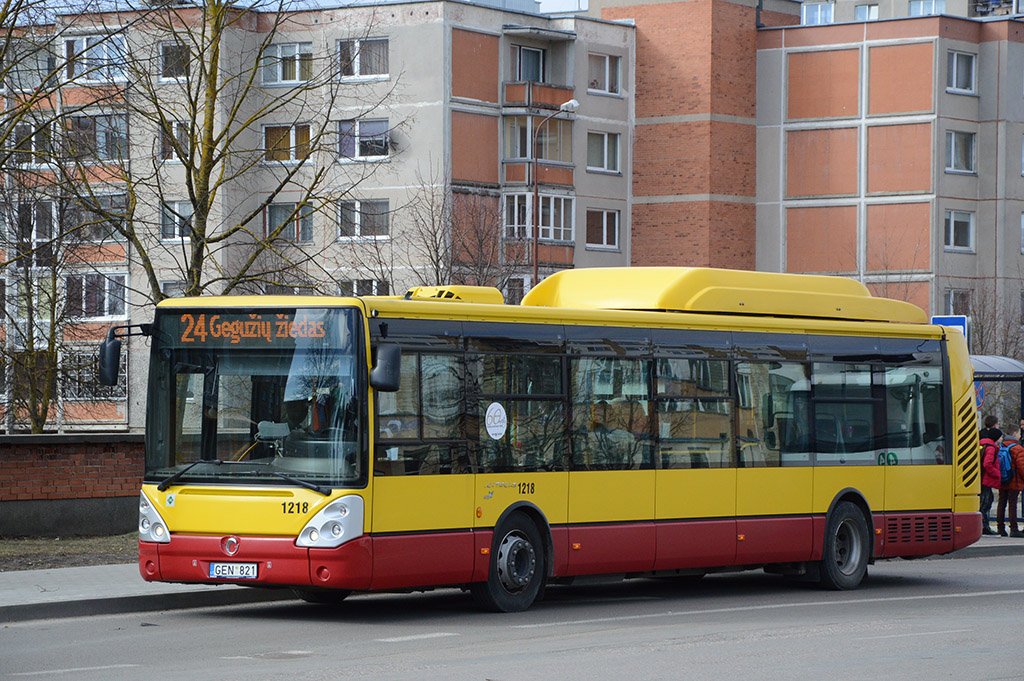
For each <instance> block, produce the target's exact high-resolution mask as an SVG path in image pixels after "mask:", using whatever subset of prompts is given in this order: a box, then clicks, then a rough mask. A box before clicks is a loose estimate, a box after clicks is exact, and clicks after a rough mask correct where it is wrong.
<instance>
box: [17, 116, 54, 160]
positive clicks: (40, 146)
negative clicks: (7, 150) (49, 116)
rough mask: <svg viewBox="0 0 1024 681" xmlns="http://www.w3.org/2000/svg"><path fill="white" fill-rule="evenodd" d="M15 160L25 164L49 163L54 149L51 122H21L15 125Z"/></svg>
mask: <svg viewBox="0 0 1024 681" xmlns="http://www.w3.org/2000/svg"><path fill="white" fill-rule="evenodd" d="M14 139H15V145H14V162H15V163H19V164H23V165H41V164H45V163H49V162H50V160H51V157H50V152H51V150H52V146H51V140H52V136H51V134H50V124H49V123H19V124H18V125H15V126H14Z"/></svg>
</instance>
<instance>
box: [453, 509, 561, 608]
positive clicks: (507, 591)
mask: <svg viewBox="0 0 1024 681" xmlns="http://www.w3.org/2000/svg"><path fill="white" fill-rule="evenodd" d="M544 565H545V563H544V543H543V540H542V539H541V535H540V531H539V530H538V529H537V525H536V524H534V522H533V521H532V520H530V519H529V518H528V517H526V516H525V515H524V514H522V513H513V514H511V515H510V516H509V517H508V519H507V520H506V521H505V522H504V523H502V525H501V527H500V528H499V530H498V531H497V532H495V533H494V541H493V542H492V544H491V561H490V569H489V570H488V572H487V581H486V582H476V583H474V584H471V585H470V592H471V593H472V594H473V598H474V599H475V600H476V602H477V603H479V604H480V605H481V606H483V607H484V608H487V609H488V610H492V611H494V612H522V611H523V610H526V609H527V608H529V607H530V605H532V604H533V601H534V600H536V598H537V595H538V594H539V593H540V588H541V585H542V584H543V583H544Z"/></svg>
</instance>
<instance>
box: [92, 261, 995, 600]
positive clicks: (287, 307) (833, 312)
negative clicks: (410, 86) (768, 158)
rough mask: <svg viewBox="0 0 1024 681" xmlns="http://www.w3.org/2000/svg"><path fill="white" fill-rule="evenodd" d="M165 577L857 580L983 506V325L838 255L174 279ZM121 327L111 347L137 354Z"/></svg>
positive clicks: (149, 555)
mask: <svg viewBox="0 0 1024 681" xmlns="http://www.w3.org/2000/svg"><path fill="white" fill-rule="evenodd" d="M141 332H144V333H147V334H149V335H150V336H151V345H152V350H151V358H150V367H149V396H148V411H147V424H146V471H145V480H144V484H143V487H142V490H141V496H140V519H139V568H140V571H141V574H142V576H143V578H145V579H147V580H154V581H169V582H190V583H222V582H228V583H234V584H245V585H252V586H263V587H291V588H293V589H295V590H296V592H297V593H298V594H299V595H300V596H302V597H303V598H305V599H306V600H310V601H316V602H331V601H337V600H340V599H342V598H344V597H345V596H346V595H348V594H349V593H350V592H352V591H375V590H418V589H429V588H434V587H444V586H454V587H463V588H468V589H469V590H470V591H471V592H472V594H473V595H474V597H475V598H476V599H477V600H478V601H479V602H480V603H481V604H482V605H483V606H485V607H487V608H490V609H493V610H498V611H517V610H523V609H525V608H528V607H529V606H530V604H531V603H532V602H533V601H534V600H535V599H536V598H537V597H538V596H540V595H541V594H542V592H543V589H544V587H545V585H547V584H557V583H563V582H567V581H570V580H572V579H573V578H575V577H578V576H583V575H609V574H613V575H624V576H659V575H679V576H687V575H692V576H701V575H704V574H705V573H708V572H717V571H728V570H738V569H751V568H755V567H757V568H763V569H764V570H766V571H768V572H772V573H780V574H784V575H791V576H794V577H797V578H802V579H809V580H816V581H819V582H820V583H821V584H823V585H824V586H826V587H829V588H833V589H849V588H855V587H857V586H858V585H859V584H860V583H861V581H862V579H863V578H864V576H865V574H866V571H867V567H868V564H869V563H871V562H872V561H874V560H876V559H881V558H890V557H896V556H904V557H911V556H923V555H930V554H944V553H948V552H950V551H954V550H956V549H959V548H961V547H964V546H967V545H969V544H971V543H973V542H974V541H976V540H977V539H978V538H979V536H980V534H981V519H980V515H979V513H978V493H979V484H980V483H979V470H978V468H979V466H978V456H977V449H978V446H977V445H978V435H977V428H976V413H975V406H974V393H973V388H972V372H971V365H970V361H969V356H968V352H967V348H966V344H965V342H964V339H963V337H962V336H961V335H960V334H959V333H958V332H956V331H953V330H950V329H947V328H943V327H939V326H931V325H928V324H926V323H925V317H924V314H923V312H922V311H921V310H920V309H919V308H917V307H914V306H912V305H909V304H907V303H903V302H899V301H894V300H888V299H883V298H875V297H872V296H871V295H870V293H869V292H868V291H867V289H866V288H865V287H864V286H863V285H862V284H861V283H859V282H856V281H853V280H850V279H844V278H838V277H819V276H805V275H788V274H774V273H761V272H740V271H729V270H715V269H705V268H623V269H592V270H572V271H565V272H561V273H558V274H555V275H553V276H551V277H549V278H548V279H546V280H544V281H543V282H541V283H540V284H539V285H538V286H537V287H535V288H534V289H533V290H532V291H530V292H529V294H528V295H527V296H526V297H525V298H524V300H523V302H522V304H521V305H505V304H503V301H502V297H501V294H500V293H499V292H498V291H497V290H496V289H489V288H482V287H459V286H453V287H436V288H417V289H412V290H410V291H409V292H408V293H407V294H405V295H404V296H393V297H362V298H341V297H339V298H332V297H301V296H294V297H293V296H287V297H273V296H260V297H255V296H253V297H219V298H218V297H210V298H191V299H175V300H166V301H163V302H161V303H160V304H159V305H158V306H157V309H156V314H155V319H154V321H153V323H152V325H148V326H146V327H145V328H143V329H142V330H141ZM131 333H135V331H133V329H131V328H120V329H115V330H112V331H111V333H110V334H109V335H108V342H107V343H106V344H105V347H104V349H103V350H102V351H101V356H102V359H101V364H102V365H104V366H105V368H104V369H102V370H101V371H105V372H107V376H108V378H109V376H110V375H111V374H112V370H111V367H112V366H113V367H115V368H116V364H117V352H118V350H119V341H118V340H117V338H118V337H120V336H124V335H129V334H131Z"/></svg>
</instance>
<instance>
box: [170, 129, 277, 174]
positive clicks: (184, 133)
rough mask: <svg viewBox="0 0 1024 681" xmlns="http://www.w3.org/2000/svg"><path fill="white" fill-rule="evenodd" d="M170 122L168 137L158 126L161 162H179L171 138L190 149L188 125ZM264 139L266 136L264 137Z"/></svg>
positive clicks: (182, 146) (184, 147)
mask: <svg viewBox="0 0 1024 681" xmlns="http://www.w3.org/2000/svg"><path fill="white" fill-rule="evenodd" d="M168 122H169V123H170V124H171V130H172V131H173V132H172V135H171V136H170V137H169V136H168V135H167V131H166V130H164V129H163V128H160V130H159V135H160V162H161V163H179V164H180V163H181V159H180V158H178V155H177V154H176V153H175V150H174V145H173V144H171V143H170V141H171V139H176V140H177V142H178V146H180V147H181V148H183V149H185V150H186V151H187V150H190V148H191V144H190V140H189V126H188V124H186V123H185V122H184V121H168ZM264 139H266V138H264Z"/></svg>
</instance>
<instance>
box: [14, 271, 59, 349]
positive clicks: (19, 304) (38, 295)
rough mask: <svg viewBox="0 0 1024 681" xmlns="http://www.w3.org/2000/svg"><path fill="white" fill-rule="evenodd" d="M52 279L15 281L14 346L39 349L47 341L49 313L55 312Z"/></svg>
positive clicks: (55, 298) (47, 277)
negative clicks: (30, 346)
mask: <svg viewBox="0 0 1024 681" xmlns="http://www.w3.org/2000/svg"><path fill="white" fill-rule="evenodd" d="M54 293H55V292H54V285H53V279H51V278H50V276H49V275H45V274H44V275H43V276H38V277H25V276H21V277H18V281H17V294H16V295H17V298H15V300H14V331H15V333H14V334H13V335H14V338H13V339H10V340H13V342H14V346H15V347H17V348H24V347H28V346H29V344H30V341H31V345H32V346H33V347H36V348H39V347H40V345H41V344H45V343H46V342H47V340H48V339H49V337H50V330H51V328H52V327H51V324H50V319H51V315H50V312H51V311H56V309H57V305H58V302H57V296H55V295H54Z"/></svg>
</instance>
